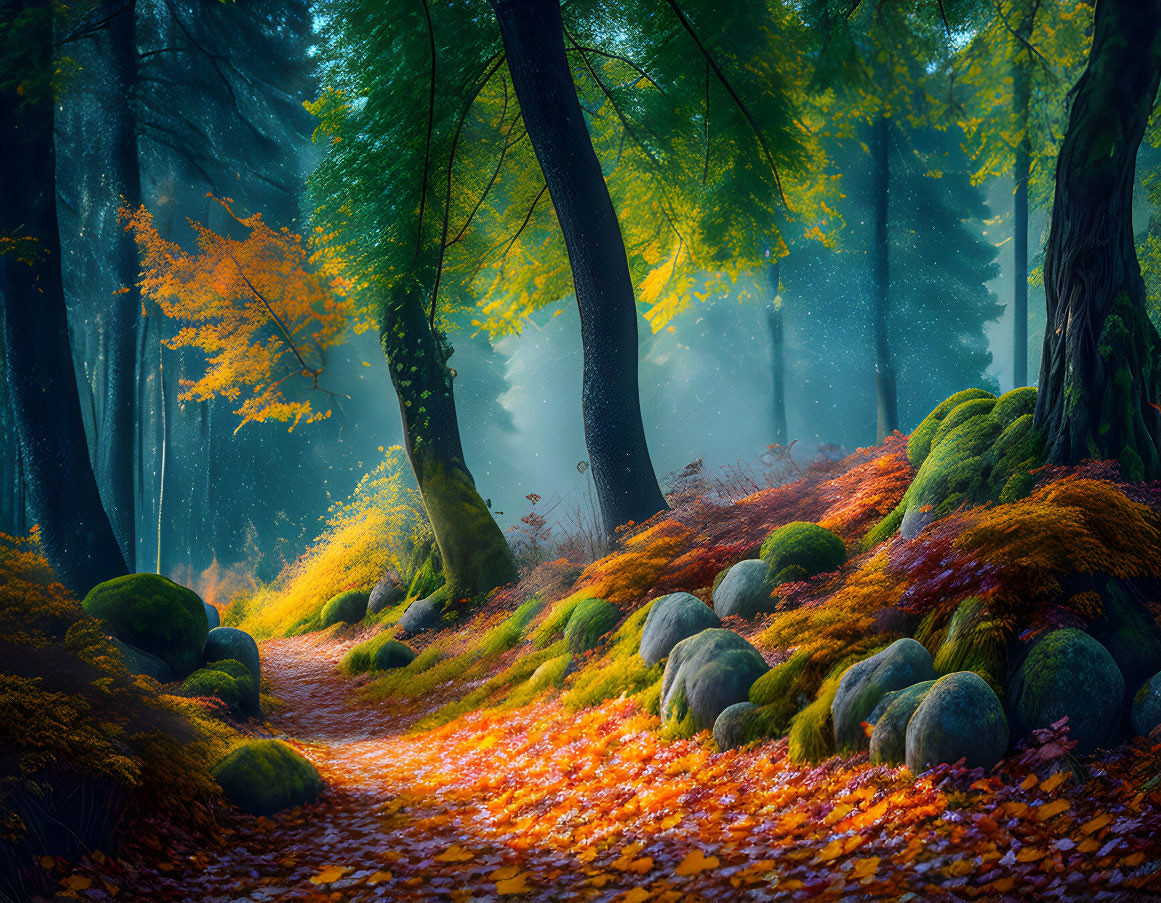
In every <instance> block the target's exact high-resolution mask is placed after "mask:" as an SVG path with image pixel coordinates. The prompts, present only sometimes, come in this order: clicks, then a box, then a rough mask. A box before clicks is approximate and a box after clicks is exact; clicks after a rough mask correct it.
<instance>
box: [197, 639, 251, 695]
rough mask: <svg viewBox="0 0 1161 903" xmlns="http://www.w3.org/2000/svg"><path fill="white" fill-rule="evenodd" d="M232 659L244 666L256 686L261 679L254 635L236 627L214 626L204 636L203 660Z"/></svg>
mask: <svg viewBox="0 0 1161 903" xmlns="http://www.w3.org/2000/svg"><path fill="white" fill-rule="evenodd" d="M224 659H234V660H235V661H239V662H241V663H242V664H243V665H245V666H246V668H247V670H249V672H250V676H251V677H253V678H254V685H255V686H256V687H257V686H258V685H259V684H260V683H261V681H262V659H261V658H260V657H259V655H258V644H257V643H256V642H254V637H252V636H250V634H248V633H246V631H244V630H238V629H237V628H236V627H215V628H214V629H213V630H211V631H210V632H209V635H208V636H207V637H206V651H205V656H204V660H205V661H207V662H219V661H222V660H224Z"/></svg>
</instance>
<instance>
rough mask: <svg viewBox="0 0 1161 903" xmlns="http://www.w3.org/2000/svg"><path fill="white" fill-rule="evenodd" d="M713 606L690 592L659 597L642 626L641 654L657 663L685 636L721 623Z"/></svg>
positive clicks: (651, 662)
mask: <svg viewBox="0 0 1161 903" xmlns="http://www.w3.org/2000/svg"><path fill="white" fill-rule="evenodd" d="M721 626H722V622H721V619H720V618H719V617H718V616H717V615H716V614H714V610H713V609H712V608H710V607H709V606H708V605H706V604H705V603H704V602H702V601H701V599H699V598H698V597H697V596H691V595H690V594H689V593H671V594H670V595H668V596H662V597H661V598H660V599H657V600H656V601H655V602H654V603H653V605H652V606H651V607H650V609H649V614H648V615H647V616H646V617H645V626H644V628H642V630H641V646H640V650H639V651H640V653H641V658H643V659H645V664H647V665H655V664H657V663H658V662H659V661H661V660H662V659H663V658H665V657H666V656H667V655H669V653H670V652H671V651H672V650H673V647H674V646H676V645H677V644H678V643H680V642H681V641H682V640H685V639H688V638H689V637H691V636H696V635H697V634H699V633H701V632H702V631H703V630H708V629H709V628H711V627H721Z"/></svg>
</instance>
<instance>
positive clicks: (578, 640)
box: [564, 599, 621, 653]
mask: <svg viewBox="0 0 1161 903" xmlns="http://www.w3.org/2000/svg"><path fill="white" fill-rule="evenodd" d="M620 620H621V613H620V612H619V611H618V610H617V607H616V606H615V605H613V603H611V602H606V601H605V600H604V599H585V600H584V601H583V602H581V603H580V604H579V605H577V607H576V608H574V609H573V611H572V615H571V616H570V617H569V619H568V624H567V626H566V627H565V628H564V641H565V643H566V644H567V645H568V648H569V649H570V650H571V651H572V652H573V653H580V652H588V651H589V650H590V649H595V648H596V647H597V644H598V643H600V641H601V638H602V637H604V636H605V635H606V634H608V632H609V631H610V630H612V629H613V628H614V627H616V626H617V622H618V621H620Z"/></svg>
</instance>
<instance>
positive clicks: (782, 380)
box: [768, 261, 788, 445]
mask: <svg viewBox="0 0 1161 903" xmlns="http://www.w3.org/2000/svg"><path fill="white" fill-rule="evenodd" d="M779 271H780V265H779V262H778V261H775V263H774V266H773V267H771V269H770V284H771V285H772V286H773V287H774V300H773V301H772V302H771V304H770V311H769V314H768V323H769V325H770V359H771V360H770V363H771V368H770V369H771V389H772V390H773V393H774V403H773V412H774V442H775V443H776V444H778V445H785V444H786V441H787V435H788V430H787V427H786V340H785V337H784V335H783V323H782V278H781V275H780V272H779Z"/></svg>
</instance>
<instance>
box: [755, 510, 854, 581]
mask: <svg viewBox="0 0 1161 903" xmlns="http://www.w3.org/2000/svg"><path fill="white" fill-rule="evenodd" d="M761 558H762V560H763V561H765V562H766V566H767V568H768V569H769V583H770V585H771V586H777V585H778V584H780V583H786V582H788V581H790V580H805V579H807V578H808V577H813V576H815V575H816V574H823V573H826V572H827V571H833V570H835V569H836V568H838V567H839V566H840V565H841V564H842V563H843V562H844V561H846V560H847V549H846V546H845V545H844V544H843V541H842V538H841V537H839V536H838V535H837V534H835V533H832V532H831V531H830V530H828V529H826V528H825V527H820V526H819V525H818V524H812V523H808V522H806V521H795V522H794V523H790V524H786V525H785V526H784V527H779V528H778V529H777V530H774V531H773V532H772V533H770V535H769V536H767V537H766V539H765V541H764V542H763V543H762V551H761Z"/></svg>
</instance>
